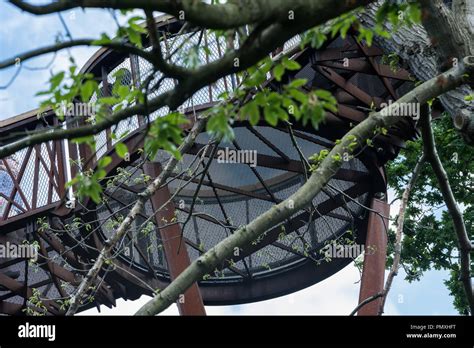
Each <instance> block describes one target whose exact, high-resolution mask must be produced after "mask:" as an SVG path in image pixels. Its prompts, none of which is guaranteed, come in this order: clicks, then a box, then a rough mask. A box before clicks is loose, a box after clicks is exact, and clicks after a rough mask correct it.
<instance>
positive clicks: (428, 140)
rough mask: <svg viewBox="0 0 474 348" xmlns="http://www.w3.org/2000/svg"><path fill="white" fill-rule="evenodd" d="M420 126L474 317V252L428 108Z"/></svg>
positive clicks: (424, 149)
mask: <svg viewBox="0 0 474 348" xmlns="http://www.w3.org/2000/svg"><path fill="white" fill-rule="evenodd" d="M420 124H421V134H422V137H423V152H424V154H425V156H426V160H427V161H428V162H429V163H430V165H431V167H432V168H433V172H434V174H435V176H436V178H437V179H438V185H439V190H440V191H441V194H442V195H443V199H444V202H445V203H446V207H447V208H448V212H449V214H450V215H451V217H452V220H453V225H454V231H455V232H456V237H457V240H458V245H459V253H460V264H461V277H460V281H461V282H462V283H463V285H464V291H465V292H466V298H467V300H468V303H469V307H470V311H471V315H474V295H473V286H472V282H471V261H470V255H469V254H470V252H471V251H472V250H473V246H472V243H471V241H470V240H469V236H468V234H467V230H466V225H465V224H464V219H463V215H462V213H461V210H460V209H459V205H458V203H457V202H456V199H455V197H454V194H453V191H452V189H451V185H450V183H449V177H448V175H447V173H446V171H445V170H444V167H443V164H442V163H441V160H440V158H439V155H438V151H437V150H436V142H435V139H434V135H433V130H432V128H431V112H430V110H429V108H428V106H424V107H423V108H422V117H421V118H420Z"/></svg>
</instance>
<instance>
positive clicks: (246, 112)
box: [241, 101, 260, 126]
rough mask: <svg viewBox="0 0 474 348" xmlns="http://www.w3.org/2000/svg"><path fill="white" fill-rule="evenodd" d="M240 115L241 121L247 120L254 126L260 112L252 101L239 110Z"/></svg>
mask: <svg viewBox="0 0 474 348" xmlns="http://www.w3.org/2000/svg"><path fill="white" fill-rule="evenodd" d="M241 114H242V115H243V119H248V120H249V122H250V124H251V125H252V126H255V125H256V124H257V123H258V121H259V120H260V110H259V108H258V105H257V103H256V102H254V101H251V102H249V103H247V104H245V105H244V106H243V107H242V109H241Z"/></svg>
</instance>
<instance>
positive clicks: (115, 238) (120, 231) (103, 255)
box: [66, 118, 207, 316]
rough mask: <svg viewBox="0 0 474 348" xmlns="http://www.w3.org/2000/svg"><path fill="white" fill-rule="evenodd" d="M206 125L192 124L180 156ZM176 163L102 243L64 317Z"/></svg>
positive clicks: (174, 161)
mask: <svg viewBox="0 0 474 348" xmlns="http://www.w3.org/2000/svg"><path fill="white" fill-rule="evenodd" d="M206 123H207V119H206V118H201V119H199V120H198V121H197V122H196V123H195V124H194V127H193V129H192V130H191V132H190V133H189V134H188V135H187V137H186V139H185V140H184V142H183V143H182V144H181V146H180V147H179V149H178V151H179V152H180V153H181V154H183V155H184V154H185V153H186V152H187V151H188V150H189V149H190V148H191V147H192V146H193V144H194V142H195V140H196V138H197V136H198V135H199V134H200V133H201V132H202V131H203V130H204V127H205V125H206ZM178 162H179V161H178V160H177V159H176V157H174V156H172V157H170V159H169V160H168V162H167V164H166V166H165V168H164V169H163V171H162V172H161V174H160V175H159V176H158V177H157V178H155V179H154V180H153V182H152V183H151V184H150V185H148V186H147V188H146V189H145V190H144V191H143V192H142V193H140V194H139V195H138V200H137V201H136V202H135V204H134V205H133V207H132V209H131V210H130V212H129V213H128V215H127V217H126V218H125V219H124V220H123V222H122V223H121V224H120V226H119V227H118V228H117V230H116V231H114V233H112V235H111V237H110V238H109V239H108V240H107V241H106V242H105V243H104V244H105V246H104V247H103V249H102V250H101V252H100V254H99V257H98V258H97V259H96V261H95V263H94V266H93V267H92V268H91V269H90V270H89V271H88V272H87V275H86V276H85V277H84V279H83V280H82V282H81V284H80V285H79V287H78V288H77V291H76V293H75V294H74V295H73V296H72V297H71V301H70V306H69V309H68V310H67V312H66V315H68V316H69V315H74V314H75V313H76V311H77V310H78V309H79V306H80V304H81V301H82V299H83V298H84V295H85V294H86V292H87V290H88V289H89V288H90V287H91V285H92V284H93V282H94V280H95V279H96V278H97V276H98V274H99V272H100V270H101V269H102V266H103V265H104V263H106V261H107V260H108V258H109V257H110V255H111V253H112V251H113V249H114V247H115V246H116V244H117V243H118V242H119V241H120V240H121V239H122V238H123V237H124V236H125V235H126V234H127V232H128V230H129V228H130V226H131V224H132V222H133V220H135V218H136V216H137V215H138V214H140V213H141V211H142V210H143V207H144V206H145V203H146V201H147V200H148V199H149V198H150V197H151V196H152V195H153V194H154V193H155V192H156V191H157V190H158V189H159V188H160V186H162V185H163V184H164V183H165V181H166V179H168V177H169V176H170V175H171V174H172V172H173V170H174V168H175V167H176V164H177V163H178Z"/></svg>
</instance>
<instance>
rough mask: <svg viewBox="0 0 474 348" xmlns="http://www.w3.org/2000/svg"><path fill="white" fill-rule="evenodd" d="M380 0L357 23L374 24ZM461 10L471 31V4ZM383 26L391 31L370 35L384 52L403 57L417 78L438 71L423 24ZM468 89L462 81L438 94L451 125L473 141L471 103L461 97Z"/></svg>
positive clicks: (473, 106) (473, 109)
mask: <svg viewBox="0 0 474 348" xmlns="http://www.w3.org/2000/svg"><path fill="white" fill-rule="evenodd" d="M469 2H471V3H473V2H472V1H471V0H468V1H467V3H469ZM381 4H382V1H377V2H375V3H373V4H371V5H369V6H367V7H366V10H365V11H364V13H362V14H360V15H359V19H360V21H361V23H362V24H364V25H365V26H368V27H372V26H374V24H375V13H376V12H377V9H378V8H379V7H380V5H381ZM464 11H465V13H466V15H465V17H464V18H465V19H466V21H465V23H467V24H466V25H469V28H470V30H471V33H472V30H473V29H472V28H473V27H474V25H473V18H474V13H473V12H474V5H472V4H471V5H470V6H467V5H466V6H465V9H464ZM386 29H387V31H389V32H391V34H392V36H391V38H389V39H383V38H380V37H377V38H375V39H374V40H375V41H376V42H377V44H378V45H379V46H380V47H381V48H382V49H383V50H384V52H386V53H387V54H389V53H396V54H397V55H398V56H399V57H400V58H401V59H403V63H404V65H406V67H407V68H408V69H409V70H410V71H411V73H412V74H413V76H414V77H416V79H418V80H421V81H426V80H428V79H430V78H432V77H433V76H436V75H438V74H439V68H438V61H440V53H439V50H437V49H435V48H434V47H433V46H432V44H431V43H430V40H429V38H428V35H427V33H426V30H425V29H424V28H423V26H421V25H414V26H413V27H411V28H409V27H407V26H403V27H401V28H400V29H399V30H398V31H397V32H392V30H391V27H390V26H386ZM468 36H469V35H466V37H465V42H466V43H468V42H469V41H470V40H471V38H470V37H468ZM466 46H467V45H466ZM466 55H467V54H466ZM471 55H472V52H471ZM461 59H462V58H461ZM461 59H459V61H461ZM472 93H474V91H473V90H472V88H470V87H469V86H468V85H463V86H461V87H459V88H457V89H455V90H452V91H450V92H448V93H445V94H444V95H443V96H441V97H440V98H439V100H440V101H441V104H442V105H443V107H444V109H445V110H446V111H447V112H448V113H449V114H450V116H451V117H452V119H453V121H454V125H455V126H456V128H457V129H458V130H459V131H460V132H461V134H462V136H463V138H464V140H465V141H466V142H467V143H468V144H470V145H474V116H473V115H474V103H473V102H471V103H468V102H466V101H465V100H464V97H465V96H467V95H470V94H472Z"/></svg>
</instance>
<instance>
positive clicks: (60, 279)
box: [0, 17, 416, 315]
mask: <svg viewBox="0 0 474 348" xmlns="http://www.w3.org/2000/svg"><path fill="white" fill-rule="evenodd" d="M158 28H159V30H160V33H161V35H163V36H164V37H166V40H164V42H163V44H162V45H163V47H162V49H163V51H164V52H166V53H167V54H169V55H170V58H169V59H170V60H171V61H173V62H175V63H183V62H182V61H179V58H175V57H176V55H174V54H173V53H174V52H176V51H178V50H181V51H182V52H186V51H187V50H190V49H191V48H192V46H193V45H196V44H201V45H203V46H206V47H207V48H208V49H207V50H202V51H199V54H200V60H201V62H203V63H208V62H210V61H214V60H216V59H218V58H219V57H221V56H222V55H223V54H224V53H225V51H226V49H228V48H229V45H230V46H232V45H234V46H238V40H237V41H236V42H234V43H231V44H229V43H228V42H227V41H226V40H225V39H224V38H221V37H217V36H216V35H215V34H214V33H211V32H208V31H192V30H191V31H189V32H186V31H183V30H182V28H183V23H182V22H180V21H177V20H175V19H173V18H171V17H162V18H160V19H159V20H158ZM275 54H287V55H289V56H290V57H291V59H294V60H296V61H298V62H299V63H300V65H301V66H302V68H301V69H300V70H299V71H294V72H287V74H286V75H285V76H284V79H283V81H282V82H278V81H276V80H274V79H273V78H272V77H271V76H269V78H268V80H267V82H266V83H265V84H266V86H268V87H270V88H272V89H274V90H275V91H278V90H279V89H280V88H281V87H282V84H284V83H286V82H288V81H291V80H292V79H295V78H306V79H307V80H308V83H307V84H306V85H305V86H304V87H303V88H304V89H305V90H307V91H310V90H312V89H314V88H324V89H327V90H330V91H331V92H332V93H333V94H334V95H335V97H336V98H337V101H338V112H337V113H327V115H326V121H325V123H324V124H322V125H321V126H320V128H319V129H318V130H314V129H312V128H311V127H309V126H306V127H304V126H302V125H301V124H298V123H295V124H294V125H293V127H292V132H293V134H294V139H292V137H291V131H290V129H289V128H288V127H287V126H286V125H284V124H281V125H280V124H279V125H278V126H277V127H270V126H268V125H266V124H264V123H262V124H258V125H257V126H255V127H252V126H250V125H249V124H248V123H246V122H245V121H241V122H236V123H235V124H234V125H233V127H234V130H235V135H236V137H235V140H234V141H233V142H232V143H230V144H225V143H221V144H211V145H209V137H208V135H207V134H205V133H203V134H201V135H200V136H199V137H198V139H197V141H196V143H195V145H194V146H193V147H192V149H191V150H190V151H189V152H188V153H187V154H186V155H185V156H184V159H183V161H182V164H181V167H180V168H179V169H180V170H179V171H177V172H176V173H175V174H174V175H173V176H172V177H171V178H170V180H169V182H168V184H167V185H166V187H164V188H163V189H161V190H160V191H159V192H158V194H157V195H156V197H154V198H152V199H151V200H150V201H149V202H147V204H146V206H145V210H144V211H143V213H142V214H141V215H140V216H139V218H138V219H137V221H136V222H135V223H134V225H133V228H132V229H131V230H130V231H129V233H128V236H127V238H126V240H124V242H123V243H122V245H121V246H120V248H119V249H117V255H118V257H117V260H116V262H115V267H110V268H109V269H108V270H104V271H103V272H102V273H101V277H100V281H99V282H98V285H97V287H96V289H95V291H94V296H93V298H91V301H90V303H88V304H85V305H84V306H83V307H81V309H82V310H83V309H86V308H89V307H91V306H94V305H96V306H100V305H101V304H104V305H106V306H113V305H115V300H116V299H117V298H125V299H136V298H138V297H139V296H141V295H142V294H151V293H152V290H153V289H157V288H163V287H165V286H166V285H167V284H168V283H169V282H170V267H169V265H168V263H167V261H166V260H167V255H166V252H165V249H166V243H171V242H172V241H171V242H170V241H169V240H166V238H164V237H163V236H164V235H167V236H170V234H164V233H163V231H165V230H166V229H167V228H169V226H167V223H169V222H170V218H171V220H172V219H173V218H174V219H175V220H174V221H178V222H182V221H185V220H186V218H187V216H188V215H189V214H191V216H192V218H191V219H190V220H189V222H188V223H187V224H186V226H183V225H182V224H176V223H175V224H174V225H175V226H177V227H178V228H180V229H181V228H182V231H183V241H184V242H183V245H185V246H186V248H185V251H186V253H187V255H188V257H189V259H190V260H191V261H192V260H194V259H196V258H197V257H199V255H201V254H202V253H203V252H205V251H207V250H209V249H210V248H211V247H213V246H214V245H216V244H217V243H218V242H219V241H221V240H223V239H224V238H225V237H226V236H228V235H230V234H231V233H233V232H234V231H235V230H236V229H237V228H238V226H241V225H245V224H247V223H248V222H249V221H252V220H253V219H254V218H255V217H257V216H259V215H260V214H261V213H263V212H265V211H266V210H268V209H269V208H270V207H271V206H272V205H273V204H275V203H278V202H281V201H282V200H284V199H286V198H287V197H289V196H290V195H291V194H292V193H294V192H295V191H296V190H297V189H298V188H299V187H300V186H301V185H302V184H303V183H304V181H305V173H306V168H305V165H304V163H303V162H302V161H301V158H300V153H299V151H298V149H297V148H296V147H295V144H294V142H295V141H296V143H297V144H298V146H299V150H300V151H301V152H302V153H303V154H304V155H305V156H306V157H308V156H310V155H312V154H314V153H317V152H319V151H320V150H322V149H330V148H331V147H332V146H333V145H334V142H335V141H336V139H338V138H341V137H342V136H343V135H344V134H345V133H346V132H347V131H348V130H349V129H350V128H351V127H352V126H353V125H354V124H357V123H359V122H361V121H362V120H364V119H365V118H366V117H367V115H368V112H369V111H370V109H373V108H379V107H380V105H381V103H383V102H387V101H388V100H396V99H397V98H398V96H399V95H403V94H404V93H405V92H406V91H408V90H409V89H411V88H412V87H413V83H412V79H411V77H410V75H409V73H408V72H407V71H406V70H404V69H402V68H399V69H398V70H396V71H393V70H392V68H390V67H389V66H387V65H385V64H382V62H381V58H382V56H383V54H384V53H383V52H382V51H381V50H380V49H379V48H377V47H376V46H371V47H367V46H366V45H364V44H363V43H360V42H358V41H357V40H356V39H355V38H354V37H353V36H350V35H349V36H348V37H347V38H346V39H341V38H337V39H334V40H332V41H330V42H328V43H326V44H325V46H324V47H322V48H321V49H319V50H314V49H311V48H304V49H301V48H300V47H299V38H298V37H295V38H293V39H292V40H290V41H289V42H287V43H286V44H285V47H283V48H281V50H280V52H275ZM348 62H349V63H348ZM120 69H122V70H123V71H125V72H126V73H125V74H122V75H121V76H122V77H121V78H122V79H123V81H122V82H123V83H124V84H129V85H132V84H133V85H135V86H139V85H140V83H141V82H143V81H144V80H145V79H146V78H147V77H148V76H149V74H150V73H151V72H152V67H151V65H150V64H149V63H147V62H146V61H144V60H143V59H142V58H139V57H137V56H133V55H131V56H124V55H123V54H120V53H117V52H115V51H112V50H109V49H101V50H99V51H98V52H97V53H96V54H95V55H94V56H93V57H92V58H91V59H90V60H89V61H88V63H87V64H86V65H85V67H84V68H83V69H82V71H83V72H91V73H93V74H94V75H95V76H96V77H97V79H98V80H100V81H101V82H100V91H101V93H100V95H99V96H97V95H94V96H93V97H92V99H91V101H92V102H93V101H94V100H96V99H97V97H101V96H107V95H110V93H111V85H112V84H113V83H114V82H115V78H114V77H113V76H114V73H115V72H117V71H118V70H120ZM160 78H161V76H160V75H159V73H158V74H157V75H156V77H155V78H154V81H158V80H159V79H160ZM239 83H240V80H239V76H237V75H231V76H228V77H226V78H224V79H221V80H219V81H217V82H216V83H215V84H212V85H210V86H208V87H206V88H204V89H202V90H200V91H199V92H197V93H196V94H195V95H194V96H192V97H191V98H190V99H189V100H188V101H187V102H186V103H185V104H184V105H182V107H181V111H182V112H184V113H185V114H186V115H188V117H189V119H190V120H191V124H192V122H193V120H195V117H196V115H197V114H199V113H201V112H203V111H205V110H207V109H209V108H210V107H212V106H213V105H215V104H216V103H217V102H218V100H219V99H218V96H219V95H221V94H222V93H223V92H231V91H232V90H233V89H235V88H237V86H238V85H239ZM174 85H175V81H174V80H172V79H169V78H166V79H164V80H163V82H162V83H161V84H160V86H159V88H157V89H156V90H154V91H153V92H152V96H153V95H157V94H160V93H162V92H164V91H166V90H169V89H171V88H173V87H174ZM168 112H169V110H168V109H166V108H162V109H160V110H157V111H156V112H154V113H153V114H152V115H151V116H150V118H151V120H153V119H155V118H157V117H160V116H163V115H165V114H167V113H168ZM69 121H70V122H71V124H72V122H76V123H80V122H82V120H81V119H79V118H78V119H77V120H75V119H74V118H73V119H72V120H69ZM57 122H58V120H57V118H56V117H55V115H54V113H53V112H52V111H51V110H50V111H46V112H45V113H44V114H43V115H42V117H40V118H38V117H37V111H36V110H35V111H32V112H29V113H26V114H23V115H19V116H17V117H14V118H11V119H8V120H6V121H1V122H0V139H6V138H7V136H10V137H11V134H14V133H15V132H18V131H19V130H25V129H26V130H31V131H38V130H41V129H47V128H48V127H50V126H51V125H55V124H57ZM144 127H145V122H144V117H142V116H140V115H136V116H133V117H131V118H130V119H127V120H124V121H121V122H120V123H119V124H118V125H116V126H115V127H114V128H113V129H108V130H106V131H104V132H102V133H100V134H98V135H97V136H96V142H97V151H96V153H91V151H90V149H89V148H88V147H87V146H85V145H83V144H80V145H78V144H76V143H73V142H69V141H54V142H49V143H45V144H42V145H35V146H32V147H29V148H26V149H24V150H22V151H20V152H18V153H17V154H16V155H15V156H16V158H17V160H18V163H19V168H18V173H15V172H14V170H13V169H11V168H9V166H8V162H7V161H2V162H3V163H4V164H5V166H6V167H7V170H8V173H9V175H10V176H11V178H12V180H13V182H14V188H13V191H12V192H11V194H10V195H9V196H8V195H5V194H3V193H0V196H2V197H3V198H4V200H5V201H6V202H7V204H6V206H5V208H4V209H3V210H2V211H3V215H2V216H1V217H0V241H1V242H3V243H4V242H6V241H13V242H18V243H21V242H22V241H23V240H27V241H30V242H31V241H36V242H37V243H38V245H39V247H40V253H41V255H42V257H40V259H39V260H38V263H37V264H36V265H29V264H28V262H26V261H25V260H23V259H11V260H7V261H2V262H1V263H0V312H2V313H7V314H19V313H21V311H22V310H23V309H24V308H25V306H33V305H32V304H31V303H28V302H27V299H28V298H29V297H30V296H32V294H33V289H38V290H39V291H40V293H41V296H42V297H43V298H46V299H47V300H45V301H44V304H45V305H46V307H47V311H48V312H49V313H50V314H53V315H60V314H64V312H65V308H63V307H62V306H61V299H65V298H67V297H69V296H70V295H71V294H72V293H73V292H74V290H75V288H76V286H77V285H78V284H79V282H80V280H81V277H82V276H83V275H84V274H85V272H87V270H88V268H89V267H90V266H91V265H92V264H93V260H94V259H95V258H96V257H97V253H98V250H100V249H101V248H102V247H103V243H104V240H105V239H106V238H107V237H108V236H109V235H110V233H111V231H112V230H113V226H114V216H116V215H117V212H119V214H121V215H123V216H125V215H126V213H127V211H128V209H129V207H130V203H132V202H133V201H134V199H135V197H136V194H137V193H138V192H140V191H141V190H143V189H144V187H145V186H144V184H143V183H140V180H139V179H140V178H143V177H144V176H146V175H156V174H157V173H158V172H159V170H160V164H161V163H165V161H166V160H167V158H168V155H167V154H166V153H164V152H160V153H158V155H157V157H156V158H155V159H154V161H153V163H144V161H143V159H142V158H141V156H140V152H139V151H138V149H139V148H141V147H142V146H143V134H144V132H143V130H144ZM125 131H128V134H127V135H126V138H125V139H126V140H125V142H126V144H127V146H128V148H129V151H130V153H131V161H128V162H126V161H124V160H123V159H122V158H120V157H119V156H117V154H116V153H115V149H114V144H115V140H113V139H112V138H111V137H110V133H111V132H115V133H116V134H121V133H123V132H125ZM415 136H416V131H415V128H414V127H413V123H412V122H411V120H410V119H408V118H407V121H406V122H405V124H402V125H400V126H399V127H398V128H396V129H392V130H391V131H390V133H389V134H388V135H386V136H378V137H377V138H376V139H375V141H374V144H375V146H374V147H366V148H365V149H364V150H363V151H361V152H360V153H359V155H358V156H357V157H356V158H354V159H352V160H350V161H348V162H345V163H344V164H343V166H342V168H341V169H340V170H339V171H338V172H337V173H336V174H335V175H334V177H333V178H332V179H331V181H330V183H329V185H328V186H327V187H326V188H325V189H324V190H323V191H322V192H321V193H320V194H319V195H317V196H316V197H315V198H314V200H313V206H312V207H311V208H308V209H307V210H305V211H301V212H299V213H297V214H295V215H294V216H292V217H291V218H290V219H288V220H287V221H285V222H284V223H283V224H281V225H279V226H275V227H274V228H272V229H271V230H269V231H267V232H266V233H265V235H264V236H263V237H262V238H261V239H259V240H258V241H255V242H254V243H252V245H248V246H246V247H245V248H244V249H242V250H240V251H239V253H238V255H237V256H236V257H235V258H234V259H233V262H232V263H231V264H229V263H226V264H223V265H222V268H221V269H216V270H215V272H214V273H212V274H209V275H208V276H207V277H205V279H203V280H202V281H201V282H200V284H199V288H200V292H201V294H202V298H203V300H204V303H206V304H235V303H245V302H251V301H257V300H262V299H267V298H272V297H276V296H280V295H283V294H287V293H290V292H293V291H296V290H299V289H302V288H305V287H307V286H309V285H312V284H314V283H317V282H319V281H321V280H323V279H325V278H327V277H328V276H330V275H332V274H334V273H335V272H337V271H339V270H340V269H342V268H343V267H345V266H346V265H347V264H348V263H350V262H352V260H351V259H333V260H331V261H325V260H323V258H322V257H321V254H320V250H321V249H322V248H323V247H324V246H325V245H326V244H327V243H328V242H330V241H334V240H337V239H341V238H350V239H352V240H354V241H356V242H358V243H364V242H365V238H366V231H367V225H368V219H369V216H368V215H369V214H368V213H367V210H366V209H364V208H363V206H368V205H370V202H371V201H372V199H373V198H374V197H379V198H381V196H380V194H381V193H385V192H386V180H385V174H384V170H383V165H384V164H385V163H386V161H387V160H389V159H392V158H394V157H395V156H396V154H397V153H398V150H399V148H400V147H402V146H403V143H404V141H405V140H407V139H412V138H414V137H415ZM214 147H217V148H220V149H224V148H225V147H227V148H230V149H236V150H256V152H257V166H256V167H252V166H250V165H248V164H231V163H218V162H217V160H216V157H215V155H214V156H213V155H212V154H213V153H214V154H215V152H213V151H212V149H213V148H214ZM203 154H204V155H203ZM105 155H109V156H111V157H112V163H111V164H110V165H109V166H108V175H110V176H112V175H115V174H119V175H122V176H123V175H124V173H126V175H125V176H126V178H125V180H124V181H123V182H121V183H120V185H108V186H107V184H106V183H104V187H105V194H106V196H107V197H108V199H107V200H106V201H105V202H104V203H102V204H100V205H95V204H94V203H93V202H91V201H86V202H84V203H83V204H77V205H76V206H75V208H73V209H71V207H70V206H68V205H67V204H66V202H67V200H68V194H69V193H68V192H67V191H66V190H65V189H64V184H65V182H66V181H67V180H68V179H69V178H71V177H74V176H75V175H76V173H78V172H79V171H84V170H87V169H90V168H92V169H93V168H94V167H95V165H96V163H97V160H98V159H100V158H101V157H103V156H105ZM68 158H70V159H72V160H73V161H68V160H67V159H68ZM198 158H204V161H203V163H202V165H203V166H204V165H208V166H209V170H208V171H207V173H204V174H202V176H203V177H201V176H196V175H192V174H191V173H189V172H188V168H190V167H192V165H193V163H196V159H198ZM79 159H83V161H80V160H79ZM124 169H125V170H124ZM197 191H198V192H197ZM194 196H197V197H198V201H197V204H195V205H193V204H192V201H193V197H194ZM160 197H161V198H160ZM163 197H173V199H172V200H171V202H170V203H168V205H167V206H166V208H165V209H161V210H159V209H158V208H159V207H160V204H163V202H166V200H165V201H163ZM191 208H192V210H191ZM79 221H82V222H81V223H79ZM148 223H149V224H152V225H151V227H150V228H148V229H146V231H145V232H144V229H143V226H145V225H147V224H148ZM149 224H148V225H147V226H150V225H149ZM45 226H48V227H47V228H46V227H45ZM160 232H161V233H160ZM58 299H59V300H58Z"/></svg>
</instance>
